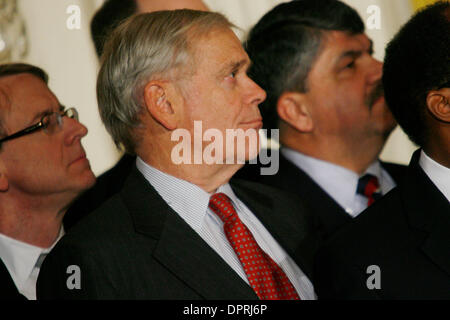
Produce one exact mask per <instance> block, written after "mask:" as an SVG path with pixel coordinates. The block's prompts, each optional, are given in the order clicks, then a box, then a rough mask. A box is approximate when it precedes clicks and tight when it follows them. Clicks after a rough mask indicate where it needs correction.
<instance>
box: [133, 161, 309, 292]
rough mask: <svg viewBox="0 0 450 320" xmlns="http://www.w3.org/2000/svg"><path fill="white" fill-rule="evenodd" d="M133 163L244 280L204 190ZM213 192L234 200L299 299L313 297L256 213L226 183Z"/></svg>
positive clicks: (257, 240) (241, 217) (138, 162)
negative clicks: (221, 193) (223, 194)
mask: <svg viewBox="0 0 450 320" xmlns="http://www.w3.org/2000/svg"><path fill="white" fill-rule="evenodd" d="M136 166H137V168H138V170H139V171H140V172H141V173H142V174H143V176H144V177H145V178H146V179H147V180H148V182H150V184H151V185H152V186H153V187H154V188H155V190H156V191H157V192H158V193H159V195H160V196H161V197H162V198H163V199H164V201H165V202H166V203H167V204H168V205H169V206H170V207H171V208H172V209H173V210H174V211H175V212H176V213H177V214H178V215H179V216H180V217H181V218H182V219H183V220H184V221H185V222H186V223H187V224H188V225H189V226H190V227H191V228H192V229H194V231H195V232H196V233H197V234H198V235H199V236H200V237H201V238H202V239H203V240H204V241H205V242H206V243H207V244H208V245H209V246H210V247H211V248H212V249H214V251H216V252H217V254H218V255H219V256H221V257H222V259H223V260H224V261H225V262H226V263H227V264H228V265H229V266H230V267H231V268H233V270H234V271H235V272H236V273H237V274H238V275H239V276H240V277H241V278H242V279H243V280H244V281H245V282H247V283H249V282H248V279H247V276H246V274H245V271H244V269H243V267H242V265H241V263H240V261H239V258H238V257H237V255H236V253H235V252H234V250H233V248H232V247H231V245H230V244H229V242H228V239H227V238H226V235H225V232H224V231H223V222H222V220H220V218H219V217H218V216H217V215H216V214H215V213H214V212H213V211H211V209H209V207H208V204H209V198H210V197H211V195H212V194H209V193H207V192H206V191H204V190H203V189H201V188H200V187H198V186H196V185H194V184H192V183H190V182H187V181H185V180H181V179H178V178H176V177H174V176H171V175H168V174H166V173H164V172H161V171H159V170H157V169H155V168H153V167H151V166H150V165H148V164H146V163H145V162H144V161H143V160H142V159H141V158H139V157H138V158H137V159H136ZM216 192H223V193H225V194H226V195H227V196H228V197H229V198H230V199H231V201H232V202H233V206H234V207H235V209H236V212H237V214H238V215H239V218H240V219H241V220H242V222H243V223H244V224H245V225H246V226H247V228H248V229H249V230H250V231H251V233H252V234H253V236H254V238H255V240H256V242H257V243H258V245H259V246H260V247H261V249H262V250H264V251H265V252H266V253H267V254H268V255H269V256H270V257H271V258H272V259H273V260H274V261H275V262H276V263H277V264H278V265H279V266H280V268H281V269H283V271H284V272H285V273H286V275H287V277H288V278H289V280H290V281H291V283H292V285H293V286H294V288H295V289H296V291H297V293H298V294H299V296H300V298H301V299H302V300H310V299H316V296H315V293H314V288H313V285H312V284H311V282H310V281H309V279H308V277H307V276H306V275H305V274H304V273H303V272H302V270H300V268H299V267H298V266H297V264H296V263H295V262H294V261H293V260H292V259H291V258H290V257H289V256H288V254H287V253H286V252H285V251H284V250H283V249H282V248H281V246H280V245H279V244H278V243H277V242H276V240H275V239H274V238H273V237H272V235H271V234H270V233H269V232H268V231H267V230H266V228H265V227H264V226H263V225H262V223H261V222H260V221H259V220H258V219H257V218H256V217H255V215H254V214H253V213H252V212H251V211H250V210H249V209H248V208H247V206H246V205H245V204H244V203H242V202H241V201H240V200H239V199H238V198H237V197H236V195H235V194H234V192H233V190H232V189H231V186H230V185H229V184H228V183H227V184H225V185H222V186H221V187H219V188H218V189H217V191H216Z"/></svg>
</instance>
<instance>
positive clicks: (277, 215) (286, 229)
mask: <svg viewBox="0 0 450 320" xmlns="http://www.w3.org/2000/svg"><path fill="white" fill-rule="evenodd" d="M231 183H232V187H233V191H234V192H235V194H236V195H237V196H238V198H239V199H240V200H241V201H242V202H244V203H245V204H246V206H247V207H248V208H249V209H250V210H251V211H252V212H253V214H255V216H256V217H258V219H259V220H260V221H261V222H262V224H263V225H264V227H265V228H266V229H267V230H268V231H269V232H270V234H271V235H272V236H273V237H274V239H275V240H276V241H277V242H278V243H279V244H280V245H281V247H283V249H284V250H286V252H287V253H288V254H289V256H291V258H292V259H294V261H295V262H296V263H297V264H298V265H299V267H300V268H301V269H302V270H303V272H305V273H306V274H307V275H308V276H310V275H311V270H310V267H309V266H310V265H311V260H312V255H313V252H314V248H315V246H316V245H317V240H316V238H315V237H311V236H312V235H313V234H314V233H313V232H312V231H311V230H312V225H311V224H310V221H308V220H307V216H306V214H307V212H292V210H291V208H287V207H286V206H283V203H280V202H278V203H275V202H274V201H273V200H272V197H271V195H268V194H265V193H262V192H260V191H258V190H256V189H254V186H253V187H252V186H251V185H250V184H249V183H246V182H243V181H239V180H232V182H231ZM298 208H302V207H301V205H300V204H299V206H298ZM305 211H306V209H305Z"/></svg>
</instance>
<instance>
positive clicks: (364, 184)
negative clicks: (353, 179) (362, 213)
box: [356, 174, 381, 206]
mask: <svg viewBox="0 0 450 320" xmlns="http://www.w3.org/2000/svg"><path fill="white" fill-rule="evenodd" d="M356 191H357V193H359V194H362V195H364V196H366V197H367V198H368V199H369V201H368V202H367V205H368V206H370V205H371V204H372V203H374V202H375V200H378V199H379V198H381V191H380V184H379V183H378V178H377V177H375V176H374V175H371V174H366V175H365V176H363V177H361V178H359V181H358V187H357V190H356Z"/></svg>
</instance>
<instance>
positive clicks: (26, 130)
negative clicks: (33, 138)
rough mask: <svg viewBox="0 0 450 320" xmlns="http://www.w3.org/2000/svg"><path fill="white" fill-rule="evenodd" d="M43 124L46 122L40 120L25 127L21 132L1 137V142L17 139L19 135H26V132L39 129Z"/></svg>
mask: <svg viewBox="0 0 450 320" xmlns="http://www.w3.org/2000/svg"><path fill="white" fill-rule="evenodd" d="M43 125H44V124H43V123H42V121H40V122H38V123H36V124H35V125H34V126H31V127H28V128H26V129H23V130H21V131H19V132H16V133H14V134H12V135H10V136H7V137H5V138H3V139H0V143H2V142H5V141H8V140H11V139H15V138H18V137H21V136H24V135H26V134H28V133H30V132H33V131H35V130H37V129H39V128H40V127H42V126H43Z"/></svg>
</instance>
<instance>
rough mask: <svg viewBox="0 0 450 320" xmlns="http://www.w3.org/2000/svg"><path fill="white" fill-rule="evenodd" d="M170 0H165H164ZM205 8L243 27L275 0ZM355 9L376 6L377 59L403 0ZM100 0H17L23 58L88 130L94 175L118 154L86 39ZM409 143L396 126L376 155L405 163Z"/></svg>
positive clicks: (235, 0) (403, 16)
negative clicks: (76, 11)
mask: <svg viewBox="0 0 450 320" xmlns="http://www.w3.org/2000/svg"><path fill="white" fill-rule="evenodd" d="M168 1H170V0H168ZM204 1H205V3H206V4H207V5H208V6H209V7H210V9H211V10H214V11H219V12H222V13H223V14H225V15H226V16H227V17H228V18H229V19H230V20H231V21H232V22H233V23H234V24H236V25H237V26H239V27H240V28H242V29H243V30H244V31H247V30H248V29H249V28H250V27H251V26H253V25H254V24H255V23H256V22H257V21H258V19H259V18H260V17H261V16H262V15H263V14H264V13H265V12H267V11H268V10H270V9H271V8H272V7H273V6H275V5H276V4H278V3H281V2H285V1H281V0H204ZM344 2H346V3H348V4H349V5H351V6H353V7H354V8H356V9H357V10H358V12H359V13H360V15H361V16H362V17H363V20H366V19H368V17H369V16H370V14H368V13H367V8H368V7H369V6H371V5H377V6H378V7H379V8H380V10H381V11H380V12H381V28H380V29H379V30H378V29H374V30H367V33H368V35H369V36H370V37H371V38H372V39H373V40H374V43H375V51H376V54H375V55H376V57H377V58H379V59H382V58H383V53H384V47H385V45H386V43H387V42H388V41H389V40H390V39H391V38H392V36H393V35H394V33H395V32H396V31H397V30H398V29H399V27H400V26H401V25H402V24H403V23H404V22H405V21H406V20H407V19H408V18H409V16H410V15H411V12H412V9H411V6H410V1H409V0H396V1H390V0H344ZM101 3H102V0H39V1H36V0H19V10H20V11H21V13H22V15H23V17H24V20H25V23H26V28H27V33H28V38H29V52H28V55H27V56H26V57H25V59H24V61H25V62H28V63H32V64H36V65H38V66H40V67H42V68H44V69H45V70H46V71H47V72H48V73H49V75H50V88H51V89H52V90H53V91H54V92H55V94H56V95H57V97H58V98H59V99H60V101H61V103H63V104H65V105H67V106H74V107H76V108H77V109H78V111H79V113H80V118H81V121H82V122H83V123H84V124H85V125H86V126H87V127H88V129H89V133H88V135H87V136H86V137H85V138H84V140H83V145H84V146H85V148H86V152H87V155H88V157H89V159H90V161H91V166H92V168H93V170H94V172H95V173H96V174H100V173H102V172H103V171H105V170H106V169H108V168H109V167H111V166H112V165H113V164H114V163H115V162H116V161H117V159H118V158H119V156H120V155H119V154H118V152H117V151H116V149H115V147H114V145H113V143H112V141H111V138H110V137H109V135H108V134H107V132H106V130H105V128H104V126H103V125H102V123H101V121H100V117H99V115H98V110H97V102H96V97H95V83H96V73H97V70H98V62H97V58H96V55H95V51H94V47H93V44H92V41H91V37H90V27H89V25H90V20H91V18H92V15H93V14H94V12H95V10H96V9H97V8H98V7H99V6H100V5H101ZM72 5H75V6H78V7H79V8H80V10H81V21H80V22H81V23H80V28H79V29H69V28H68V27H67V24H66V23H67V20H68V19H69V17H70V16H71V13H67V12H66V10H67V9H68V8H69V7H70V6H72ZM414 149H415V147H414V146H413V145H412V144H411V143H410V142H409V140H408V139H407V138H406V137H405V135H404V134H403V133H402V132H401V130H396V131H395V132H394V133H393V134H392V136H391V137H390V139H389V140H388V143H387V145H386V147H385V149H384V151H383V153H382V158H383V159H384V160H388V161H393V162H399V163H407V162H408V161H409V158H410V156H411V153H412V151H413V150H414Z"/></svg>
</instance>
